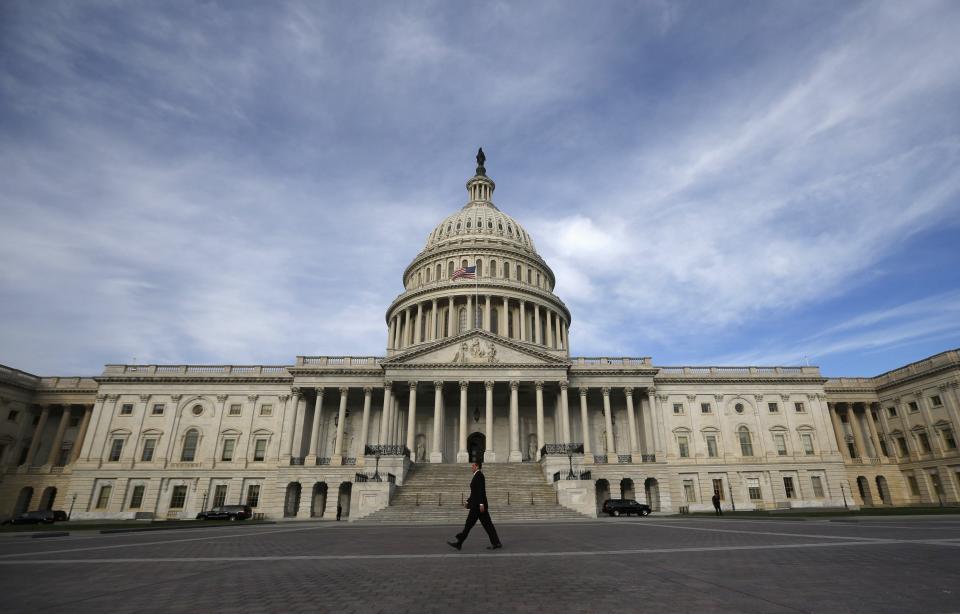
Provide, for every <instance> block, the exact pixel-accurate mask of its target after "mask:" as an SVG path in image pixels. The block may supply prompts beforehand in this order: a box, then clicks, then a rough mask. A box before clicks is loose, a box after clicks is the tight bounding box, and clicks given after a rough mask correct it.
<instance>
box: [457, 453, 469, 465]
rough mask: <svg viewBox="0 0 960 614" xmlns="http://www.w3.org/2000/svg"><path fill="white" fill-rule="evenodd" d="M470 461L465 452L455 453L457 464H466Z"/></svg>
mask: <svg viewBox="0 0 960 614" xmlns="http://www.w3.org/2000/svg"><path fill="white" fill-rule="evenodd" d="M469 461H470V455H469V454H467V453H466V452H457V462H458V463H466V462H469Z"/></svg>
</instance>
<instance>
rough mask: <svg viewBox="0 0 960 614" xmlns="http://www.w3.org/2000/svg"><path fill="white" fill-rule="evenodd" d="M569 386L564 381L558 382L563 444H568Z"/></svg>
mask: <svg viewBox="0 0 960 614" xmlns="http://www.w3.org/2000/svg"><path fill="white" fill-rule="evenodd" d="M569 385H570V384H569V382H567V381H566V380H563V381H561V382H560V416H561V418H562V422H561V424H562V426H563V443H570V404H569V401H568V400H567V386H569Z"/></svg>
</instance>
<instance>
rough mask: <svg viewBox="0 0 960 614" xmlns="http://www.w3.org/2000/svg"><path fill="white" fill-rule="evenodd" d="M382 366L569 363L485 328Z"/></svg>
mask: <svg viewBox="0 0 960 614" xmlns="http://www.w3.org/2000/svg"><path fill="white" fill-rule="evenodd" d="M381 364H382V365H383V366H384V367H387V366H401V365H448V366H452V367H453V366H467V365H485V366H494V365H543V366H551V367H554V366H556V367H562V366H567V365H569V364H570V363H569V362H568V361H566V360H563V359H562V358H558V357H556V356H554V355H552V354H550V353H548V352H543V351H540V350H537V349H535V348H532V347H529V346H527V345H526V344H523V343H516V342H514V341H512V340H510V339H504V338H503V337H500V336H499V335H494V334H493V333H489V332H487V331H485V330H479V329H478V330H471V331H467V332H465V333H462V334H460V335H457V336H456V337H451V338H449V339H441V340H439V341H433V342H431V343H427V344H424V345H421V346H418V347H416V348H412V349H410V350H408V351H406V352H403V353H402V354H396V355H394V356H391V357H390V358H389V359H388V360H385V361H383V362H382V363H381Z"/></svg>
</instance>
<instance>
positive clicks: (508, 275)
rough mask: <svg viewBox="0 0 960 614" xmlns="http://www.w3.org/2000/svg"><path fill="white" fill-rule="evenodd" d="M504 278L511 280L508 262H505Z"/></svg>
mask: <svg viewBox="0 0 960 614" xmlns="http://www.w3.org/2000/svg"><path fill="white" fill-rule="evenodd" d="M503 278H504V279H510V263H509V262H508V261H506V260H504V261H503Z"/></svg>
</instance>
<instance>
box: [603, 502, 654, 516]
mask: <svg viewBox="0 0 960 614" xmlns="http://www.w3.org/2000/svg"><path fill="white" fill-rule="evenodd" d="M650 511H651V510H650V506H649V505H647V504H646V503H638V502H637V501H635V500H633V499H607V500H606V501H604V502H603V512H604V513H605V514H610V515H611V516H621V515H623V516H629V515H630V514H636V515H637V516H646V515H647V514H649V513H650Z"/></svg>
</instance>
